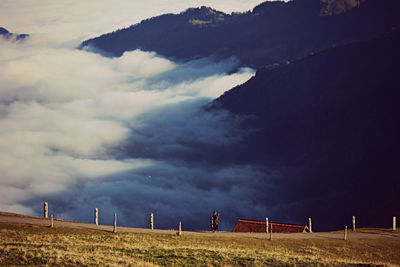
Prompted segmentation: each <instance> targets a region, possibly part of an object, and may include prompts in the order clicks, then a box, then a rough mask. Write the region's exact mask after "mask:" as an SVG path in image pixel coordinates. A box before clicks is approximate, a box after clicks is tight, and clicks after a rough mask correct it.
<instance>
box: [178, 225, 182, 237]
mask: <svg viewBox="0 0 400 267" xmlns="http://www.w3.org/2000/svg"><path fill="white" fill-rule="evenodd" d="M177 234H178V236H181V235H182V223H181V222H179V225H178V233H177Z"/></svg>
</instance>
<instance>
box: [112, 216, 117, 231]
mask: <svg viewBox="0 0 400 267" xmlns="http://www.w3.org/2000/svg"><path fill="white" fill-rule="evenodd" d="M113 232H114V233H116V232H117V213H114V231H113Z"/></svg>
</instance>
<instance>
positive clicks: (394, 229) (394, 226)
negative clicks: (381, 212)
mask: <svg viewBox="0 0 400 267" xmlns="http://www.w3.org/2000/svg"><path fill="white" fill-rule="evenodd" d="M393 231H396V216H393Z"/></svg>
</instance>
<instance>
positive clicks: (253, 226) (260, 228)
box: [232, 219, 308, 233]
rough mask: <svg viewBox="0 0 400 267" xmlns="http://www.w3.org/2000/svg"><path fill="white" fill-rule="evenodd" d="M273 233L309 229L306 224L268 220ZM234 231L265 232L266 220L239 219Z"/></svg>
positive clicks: (298, 231) (296, 231)
mask: <svg viewBox="0 0 400 267" xmlns="http://www.w3.org/2000/svg"><path fill="white" fill-rule="evenodd" d="M271 226H272V232H273V233H301V232H306V231H308V227H307V226H306V225H299V224H288V223H277V222H268V229H271ZM232 232H252V233H265V221H264V222H263V221H253V220H244V219H239V220H238V221H237V223H236V225H235V227H234V228H233V230H232Z"/></svg>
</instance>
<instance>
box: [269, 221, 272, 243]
mask: <svg viewBox="0 0 400 267" xmlns="http://www.w3.org/2000/svg"><path fill="white" fill-rule="evenodd" d="M269 240H272V224H271V229H269Z"/></svg>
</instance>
